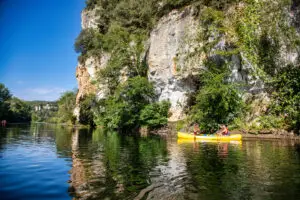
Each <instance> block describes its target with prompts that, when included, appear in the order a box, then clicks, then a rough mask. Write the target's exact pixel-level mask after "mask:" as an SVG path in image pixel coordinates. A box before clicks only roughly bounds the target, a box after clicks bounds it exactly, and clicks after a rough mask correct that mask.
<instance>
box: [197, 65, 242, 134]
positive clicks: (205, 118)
mask: <svg viewBox="0 0 300 200" xmlns="http://www.w3.org/2000/svg"><path fill="white" fill-rule="evenodd" d="M227 77H228V70H226V68H225V67H223V68H221V69H218V68H216V67H215V66H211V67H209V68H208V70H206V71H204V72H203V73H202V74H201V81H202V87H201V88H200V90H199V91H198V93H197V95H196V102H195V105H194V106H193V107H192V109H191V118H192V120H193V121H195V122H198V123H199V124H200V126H201V129H202V130H205V131H207V132H208V131H211V130H213V131H215V130H217V129H218V125H219V124H228V123H231V122H233V120H234V119H235V118H236V117H237V116H238V115H239V114H241V111H242V108H243V101H242V98H241V94H240V91H239V90H238V88H237V86H236V85H235V84H233V83H230V82H228V81H227Z"/></svg>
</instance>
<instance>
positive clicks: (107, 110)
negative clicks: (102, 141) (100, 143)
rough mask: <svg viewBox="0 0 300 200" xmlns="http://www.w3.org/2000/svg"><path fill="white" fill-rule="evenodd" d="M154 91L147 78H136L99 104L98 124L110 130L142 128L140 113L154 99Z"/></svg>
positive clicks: (129, 80) (120, 86) (119, 87)
mask: <svg viewBox="0 0 300 200" xmlns="http://www.w3.org/2000/svg"><path fill="white" fill-rule="evenodd" d="M154 97H155V95H154V89H153V86H152V84H151V83H149V82H148V80H147V78H145V77H141V76H136V77H133V78H130V79H128V80H127V81H126V82H125V83H123V84H121V85H119V86H118V88H117V89H116V91H115V92H114V94H113V95H111V96H109V97H108V98H107V99H106V100H104V101H102V102H99V105H98V106H97V107H98V108H97V110H96V111H95V112H96V113H97V114H96V115H97V117H96V119H97V123H98V125H103V126H105V127H107V128H109V129H120V130H121V129H123V131H126V130H127V129H135V128H138V127H139V126H140V121H139V120H140V112H141V111H142V110H143V108H144V107H145V106H146V105H148V104H149V103H150V102H151V101H152V100H153V99H154Z"/></svg>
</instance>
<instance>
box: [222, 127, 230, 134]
mask: <svg viewBox="0 0 300 200" xmlns="http://www.w3.org/2000/svg"><path fill="white" fill-rule="evenodd" d="M228 133H229V131H228V128H227V127H225V132H224V133H223V135H228Z"/></svg>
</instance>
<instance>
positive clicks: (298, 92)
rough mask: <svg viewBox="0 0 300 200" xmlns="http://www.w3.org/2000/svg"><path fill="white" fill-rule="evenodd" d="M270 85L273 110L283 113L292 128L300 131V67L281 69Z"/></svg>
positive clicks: (276, 112) (291, 66)
mask: <svg viewBox="0 0 300 200" xmlns="http://www.w3.org/2000/svg"><path fill="white" fill-rule="evenodd" d="M270 86H271V87H272V88H273V94H272V97H273V102H272V105H271V108H270V109H271V111H272V112H273V113H275V114H277V115H281V116H282V117H284V119H285V123H287V124H288V125H289V126H290V128H291V129H294V130H295V131H296V132H298V133H299V131H300V67H299V66H293V65H290V66H287V67H285V68H283V69H281V70H280V71H279V72H278V73H277V75H276V76H275V78H274V80H273V81H272V82H271V84H270Z"/></svg>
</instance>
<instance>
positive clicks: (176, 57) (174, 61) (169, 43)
mask: <svg viewBox="0 0 300 200" xmlns="http://www.w3.org/2000/svg"><path fill="white" fill-rule="evenodd" d="M193 15H194V11H193V9H192V8H191V7H187V8H185V9H184V10H183V11H177V10H174V11H172V12H171V13H169V14H168V15H167V16H165V17H163V18H162V19H161V20H160V21H159V22H158V25H157V26H156V28H155V29H154V30H153V31H152V32H151V35H150V48H149V52H148V58H147V61H148V66H149V73H148V78H149V80H150V81H152V82H154V85H155V90H156V93H157V94H158V100H159V101H162V100H169V101H170V102H171V109H170V112H171V113H172V116H171V117H170V119H169V120H170V121H176V120H178V119H181V118H183V117H184V113H183V107H184V106H185V105H186V102H187V98H188V97H187V95H188V94H189V93H190V92H193V91H194V90H195V87H194V85H193V81H192V80H191V79H190V75H192V74H195V73H197V71H198V70H199V68H201V65H185V62H186V56H187V54H188V53H189V52H190V51H193V43H190V41H193V39H194V38H195V37H196V34H197V28H196V27H197V25H198V23H197V21H196V20H195V19H194V16H193ZM186 39H189V41H187V40H186ZM197 64H199V61H198V63H197Z"/></svg>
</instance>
